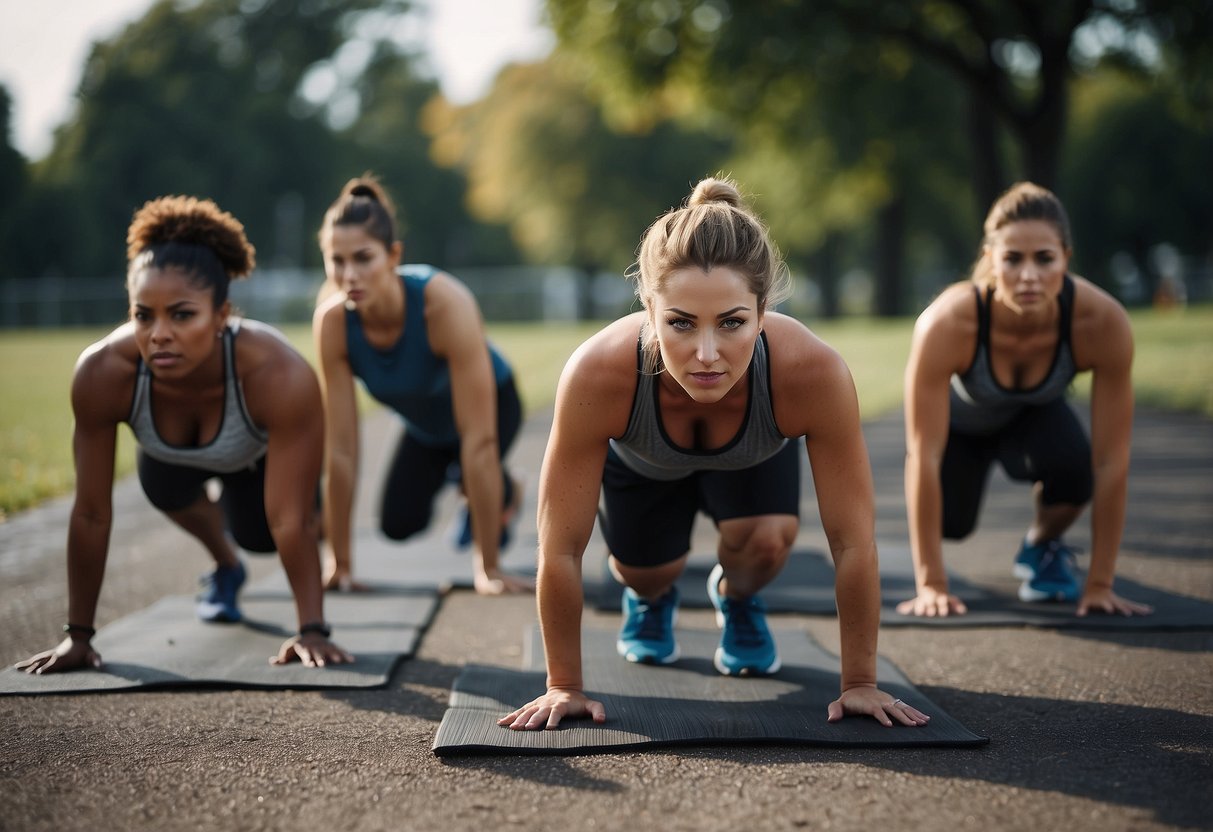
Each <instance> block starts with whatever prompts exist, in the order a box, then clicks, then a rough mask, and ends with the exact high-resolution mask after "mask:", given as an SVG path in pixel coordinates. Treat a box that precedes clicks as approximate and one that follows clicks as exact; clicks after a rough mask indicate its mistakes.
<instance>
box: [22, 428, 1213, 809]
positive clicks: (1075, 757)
mask: <svg viewBox="0 0 1213 832" xmlns="http://www.w3.org/2000/svg"><path fill="white" fill-rule="evenodd" d="M547 428H548V415H547V414H540V415H538V416H536V417H533V418H532V419H531V420H530V421H528V422H527V424H526V426H525V429H524V433H523V436H522V437H521V440H520V442H519V444H518V446H517V448H516V449H515V451H514V453H513V454H512V456H511V459H510V463H511V465H512V467H514V468H515V469H517V470H520V471H522V472H524V473H525V475H526V478H527V492H528V493H527V497H528V502H527V506H526V513H525V515H524V518H523V521H522V526H521V527H520V529H519V540H518V542H517V544H516V545H515V547H514V548H513V550H512V551H511V553H510V554H509V556H508V557H507V558H506V560H505V564H506V565H507V566H514V567H517V568H520V569H526V568H528V567H533V564H534V548H535V539H536V538H535V526H534V506H535V490H536V487H537V479H538V471H539V465H540V460H541V458H542V453H543V447H544V440H545V438H546V434H547ZM396 430H397V428H396V427H395V425H394V424H393V423H392V422H391V420H390V419H388V418H387V417H386V416H383V415H382V414H378V415H374V416H372V417H370V418H369V419H368V421H367V430H366V431H365V432H364V433H365V437H364V442H365V447H366V448H368V450H370V451H371V453H370V454H366V455H364V459H367V460H368V461H372V462H373V461H375V460H377V459H381V458H382V457H383V456H384V452H383V451H382V450H380V449H381V448H383V447H384V445H386V444H387V443H390V442H391V441H392V435H393V432H394V431H396ZM865 431H866V435H867V437H868V442H869V447H870V449H871V454H872V463H873V471H874V474H875V480H876V484H877V509H878V518H877V534H878V538H879V539H880V540H881V541H882V542H886V543H887V544H888V545H899V546H904V545H905V541H906V530H905V516H904V508H903V502H902V497H901V459H902V453H903V446H902V440H901V434H900V431H901V426H900V422H899V420H898V419H897V418H896V417H892V418H886V419H882V420H878V421H876V422H873V423H871V424H869V425H867V426H866V428H865ZM377 477H378V471H376V470H375V466H374V465H368V466H367V471H366V472H365V475H364V477H363V480H362V484H361V486H360V489H361V491H360V495H361V496H360V513H359V519H358V522H359V524H362V525H364V526H369V525H371V524H373V522H374V518H373V517H372V516H371V511H372V508H373V502H374V496H375V495H376V494H377V493H378V482H377ZM806 477H807V475H806ZM806 485H807V488H806V494H805V502H804V523H803V524H802V529H803V530H802V533H801V539H800V541H799V544H800V545H802V546H805V547H812V548H818V549H822V548H824V543H825V541H824V537H823V535H822V533H821V530H820V527H819V523H818V519H817V516H816V510H815V506H814V503H813V494H812V488H811V483H806ZM453 505H454V504H453V499H452V498H448V499H446V500H444V501H443V503H442V505H441V507H440V508H441V511H440V516H439V520H438V522H437V523H436V531H435V532H434V534H432V535H431V536H429V537H428V538H427V539H426V540H423V541H420V542H418V543H415V544H414V543H410V544H407V545H405V546H402V547H401V549H402V555H401V563H402V569H406V568H407V563H408V559H409V558H410V557H416V556H424V552H425V550H426V547H434V546H442V545H445V544H444V543H443V541H442V532H443V529H442V527H443V526H445V524H446V523H447V521H448V519H449V518H450V516H451V514H452V512H453ZM115 506H116V515H117V516H116V523H115V531H114V534H113V541H112V547H111V549H112V551H111V555H110V559H109V564H108V568H107V577H106V583H105V587H104V592H103V596H102V602H101V605H100V608H99V613H98V625H99V626H101V625H104V624H105V623H107V622H109V621H113V620H115V619H117V618H119V617H121V616H123V615H126V614H128V613H131V612H134V611H136V610H138V609H141V608H143V607H145V606H147V605H149V604H150V603H152V602H153V601H154V600H156V599H157V598H159V597H161V596H163V595H167V594H177V593H183V592H185V593H187V592H191V591H193V588H194V586H195V581H196V578H197V576H198V575H199V574H200V573H201V572H203V571H204V570H205V568H206V558H205V556H204V554H203V552H202V550H201V548H200V547H198V546H197V544H195V543H193V542H192V541H191V540H190V539H189V538H187V537H186V536H185V535H184V534H183V533H181V532H179V531H177V530H175V529H174V528H172V527H171V526H170V524H168V522H167V521H166V520H164V519H163V518H162V517H161V516H159V515H158V514H157V513H156V512H155V511H154V510H152V509H151V508H150V507H149V506H148V505H147V502H146V500H145V499H144V498H143V496H142V494H141V493H140V491H139V487H138V484H137V483H136V482H134V481H133V480H127V481H124V482H122V483H120V484H119V485H118V486H117V488H116V489H115ZM68 509H69V502H68V501H66V500H57V501H53V502H51V503H48V504H46V505H44V506H41V507H39V508H37V509H34V510H32V511H28V512H24V513H21V514H18V515H16V516H15V517H12V518H10V519H9V521H8V522H7V523H4V524H3V525H0V634H2V635H0V661H3V662H5V663H12V662H14V661H16V660H18V659H21V658H24V657H26V656H28V655H30V654H32V653H33V652H36V651H38V650H41V649H44V648H47V647H50V646H51V645H53V644H54V643H55V642H56V641H57V639H58V637H59V635H60V634H59V631H58V627H59V625H60V624H61V623H62V621H63V616H64V613H65V610H66V584H65V578H64V559H63V540H64V530H65V521H66V516H67V511H68ZM1029 516H1030V511H1029V505H1028V493H1027V489H1026V488H1024V487H1022V486H1019V485H1014V484H1011V483H1008V482H1007V481H1006V480H1005V479H1004V478H1002V477H1001V474H997V473H996V474H995V475H994V476H993V478H992V480H991V490H990V493H989V496H988V498H987V501H986V505H985V509H984V512H983V515H982V521H981V527H980V529H979V532H978V534H976V535H975V536H974V537H972V538H970V539H969V540H967V541H965V542H963V543H960V544H949V546H948V548H947V550H946V558H947V561H948V563H949V564H950V565H953V566H955V568H957V569H958V570H962V571H963V572H964V574H965V575H966V576H971V577H973V578H975V579H989V580H991V581H998V580H1003V581H1005V582H1007V583H1006V585H1007V586H1008V587H1012V588H1013V586H1014V583H1013V579H1011V578H1010V577H1009V574H1008V570H1009V568H1010V563H1011V559H1012V557H1013V554H1014V552H1015V548H1016V546H1017V542H1018V540H1019V537H1020V536H1021V535H1022V533H1023V530H1024V528H1025V527H1026V524H1027V522H1028V518H1029ZM702 525H706V524H702ZM696 540H697V546H709V547H710V546H711V537H710V535H709V530H708V529H706V528H702V529H701V532H700V533H699V534H697V538H696ZM1071 540H1072V542H1073V543H1075V544H1077V545H1078V546H1079V547H1080V548H1087V549H1089V532H1088V529H1087V519H1086V517H1085V516H1084V518H1083V519H1082V520H1080V521H1079V524H1078V527H1077V529H1076V530H1075V532H1074V534H1073V535H1072V536H1071ZM1083 560H1084V561H1085V556H1084V557H1083ZM250 566H251V572H252V575H253V577H254V578H255V577H258V576H261V575H266V574H268V573H270V572H271V571H273V570H274V569H276V568H277V564H276V562H275V560H274V559H273V558H272V557H271V558H269V559H266V558H250ZM1119 572H1120V574H1122V575H1124V576H1126V577H1129V578H1132V579H1133V580H1135V581H1138V582H1140V583H1145V584H1151V585H1154V586H1159V587H1163V588H1165V589H1168V590H1170V591H1173V592H1177V593H1182V594H1187V595H1191V596H1195V597H1199V598H1202V599H1205V600H1213V422H1210V421H1208V420H1205V419H1202V418H1199V417H1195V416H1189V415H1181V414H1172V413H1165V412H1157V411H1139V413H1138V417H1137V422H1136V425H1135V431H1134V459H1133V472H1132V477H1131V483H1130V498H1129V506H1128V520H1127V524H1126V534H1125V540H1124V547H1123V549H1122V554H1121V560H1120V568H1119ZM617 620H618V617H617V615H615V614H607V613H598V612H594V611H587V613H586V616H585V626H587V627H602V628H614V627H615V626H617ZM534 621H535V610H534V600H533V598H530V597H507V598H480V597H477V596H476V595H474V594H473V593H471V592H469V591H460V590H456V591H453V592H451V593H450V594H448V595H447V596H446V597H445V598H444V599H443V601H442V604H441V606H440V608H439V611H438V614H437V616H436V617H435V619H434V621H433V622H432V624H431V625H430V627H429V629H428V631H427V632H426V634H425V636H424V637H423V639H422V642H421V646H420V649H419V651H418V653H417V655H416V656H415V657H414V658H412V659H409V660H407V661H405V662H403V663H401V665H400V666H399V667H398V669H397V671H396V672H395V674H394V676H393V678H392V680H391V682H390V684H389V685H388V687H387V688H386V689H382V690H370V691H325V692H320V691H308V692H299V691H295V692H290V691H288V692H261V691H247V690H230V691H223V690H219V691H216V690H206V691H176V692H134V693H115V694H104V695H67V696H41V697H0V830H38V829H47V830H56V832H62V831H63V830H76V829H88V830H95V829H99V828H109V829H123V830H125V829H140V830H142V829H147V830H162V829H216V830H227V829H290V830H308V829H326V830H328V829H333V830H344V829H351V830H354V829H357V830H378V829H427V830H429V829H442V830H477V831H478V832H479V830H484V829H497V828H519V829H629V830H632V829H637V828H654V829H662V830H683V829H686V830H711V829H730V828H746V829H762V830H767V829H772V830H775V829H814V830H817V829H856V830H859V829H862V830H876V829H886V830H900V829H930V830H941V829H942V830H959V829H998V830H1021V829H1022V830H1031V832H1040V830H1046V829H1050V830H1051V829H1069V830H1073V829H1098V830H1152V829H1211V828H1213V633H1211V632H1208V631H1205V632H1199V631H1198V632H1116V633H1107V632H1099V633H1096V632H1089V631H1085V632H1084V631H1078V630H1041V629H1028V628H981V629H958V630H938V629H926V628H913V627H912V628H904V627H903V628H886V629H885V630H883V631H882V633H881V637H880V651H881V653H882V654H883V655H885V656H886V657H888V658H890V659H892V660H893V661H894V662H895V663H896V664H897V665H898V666H899V667H900V668H901V669H902V670H903V671H904V672H905V673H906V675H907V676H908V677H909V678H910V679H911V680H912V681H913V682H914V683H915V684H916V685H917V686H918V687H919V688H920V689H921V690H922V691H923V692H924V693H926V694H927V695H928V696H930V697H931V698H932V699H933V700H934V701H935V702H937V703H938V704H939V705H940V706H941V707H943V708H945V709H946V710H947V711H948V712H950V713H951V714H952V715H953V716H955V717H957V718H958V719H960V720H961V721H962V722H964V723H965V724H966V725H967V726H968V727H969V728H970V729H972V730H974V731H975V732H977V733H979V734H982V735H985V736H988V737H990V743H989V745H987V746H985V747H983V748H979V749H969V750H948V749H923V750H879V749H877V750H848V749H837V748H831V749H812V748H803V747H782V746H753V747H741V746H714V747H711V746H709V747H698V748H684V749H673V750H661V751H648V752H628V753H621V754H608V755H593V756H574V757H480V758H463V759H451V760H446V761H443V760H440V759H438V758H436V757H435V756H434V755H433V754H432V753H431V751H430V746H431V743H432V742H433V738H434V733H435V731H436V729H437V725H438V722H439V720H440V719H441V717H442V714H443V711H444V709H445V706H446V702H447V697H448V692H449V690H450V686H451V683H452V681H453V680H454V678H455V677H456V675H457V674H458V672H459V670H460V668H461V667H462V666H463V665H464V664H466V663H469V662H475V663H480V664H501V665H505V666H510V667H518V666H520V665H521V662H522V646H523V642H524V639H525V634H526V632H527V631H528V629H529V628H530V627H531V626H532V625H533V623H534ZM789 622H794V623H795V624H796V625H802V626H803V628H804V629H805V630H806V631H807V632H809V633H811V634H812V635H813V636H814V637H815V638H817V639H818V640H819V641H820V642H822V643H823V644H824V645H826V646H827V647H828V648H829V649H834V650H836V649H837V644H838V636H837V624H836V622H835V621H833V620H832V619H828V618H820V617H798V616H789V617H787V618H786V619H784V620H783V621H781V623H784V624H786V623H789ZM680 624H681V625H685V626H691V627H705V628H706V627H711V626H713V625H712V620H711V616H710V614H709V613H707V612H703V611H696V610H687V611H684V612H683V614H682V616H681V617H680ZM821 717H822V719H824V718H825V714H824V713H823V714H822V715H821Z"/></svg>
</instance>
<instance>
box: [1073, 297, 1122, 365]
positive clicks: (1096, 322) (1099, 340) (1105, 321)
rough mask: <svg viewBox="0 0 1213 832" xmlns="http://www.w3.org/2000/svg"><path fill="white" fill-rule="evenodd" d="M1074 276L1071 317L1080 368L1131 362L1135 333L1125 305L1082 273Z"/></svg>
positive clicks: (1075, 353) (1075, 351)
mask: <svg viewBox="0 0 1213 832" xmlns="http://www.w3.org/2000/svg"><path fill="white" fill-rule="evenodd" d="M1072 279H1073V281H1074V310H1073V312H1072V314H1071V320H1070V341H1071V348H1072V349H1073V351H1074V357H1075V362H1076V363H1077V364H1078V365H1079V368H1080V369H1090V368H1092V367H1095V366H1098V365H1100V364H1101V363H1104V362H1112V363H1120V362H1126V361H1130V360H1131V359H1132V354H1133V332H1132V329H1131V327H1130V325H1129V315H1128V313H1127V312H1125V308H1124V307H1123V306H1121V305H1120V302H1119V301H1117V300H1116V298H1114V297H1112V296H1111V295H1110V294H1108V293H1107V292H1105V291H1104V290H1103V289H1101V288H1099V287H1098V286H1096V285H1095V284H1094V283H1092V282H1091V281H1089V280H1087V279H1085V278H1082V277H1078V276H1073V277H1072Z"/></svg>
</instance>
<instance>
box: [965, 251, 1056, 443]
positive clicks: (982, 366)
mask: <svg viewBox="0 0 1213 832" xmlns="http://www.w3.org/2000/svg"><path fill="white" fill-rule="evenodd" d="M973 294H974V296H975V298H976V301H977V349H976V350H975V351H974V354H973V363H972V364H970V365H969V369H967V370H965V372H964V373H961V374H957V373H953V374H952V389H951V394H950V398H951V419H950V423H951V428H952V429H953V430H956V431H958V432H960V433H971V434H981V435H986V434H991V433H995V432H997V431H999V430H1001V429H1002V428H1003V427H1005V426H1006V425H1007V424H1008V423H1009V422H1010V421H1011V420H1012V419H1014V418H1015V416H1016V415H1017V414H1018V413H1019V412H1020V411H1021V410H1022V409H1023V408H1025V407H1030V406H1034V405H1042V404H1048V403H1049V402H1052V401H1054V400H1056V399H1059V398H1062V397H1063V396H1065V394H1066V390H1067V389H1069V386H1070V382H1071V381H1073V380H1074V376H1075V375H1077V373H1078V369H1077V367H1076V366H1075V364H1074V353H1073V351H1072V350H1071V347H1070V319H1071V317H1072V314H1073V309H1074V281H1073V280H1071V279H1070V276H1069V275H1066V276H1065V279H1064V281H1063V282H1062V287H1061V295H1060V296H1059V297H1058V303H1059V305H1060V308H1061V314H1060V315H1059V316H1058V322H1057V329H1058V337H1057V350H1056V352H1054V353H1053V364H1052V366H1051V367H1050V368H1049V372H1048V374H1047V375H1046V376H1045V377H1044V379H1043V380H1042V381H1041V382H1040V384H1038V385H1036V386H1035V387H1033V388H1031V389H1028V390H1012V389H1008V388H1006V387H1003V386H1002V385H1001V384H999V383H998V380H997V379H995V378H994V371H993V369H992V368H991V367H990V301H991V295H992V294H993V291H992V290H987V291H986V296H985V299H984V300H983V299H982V294H981V290H980V289H978V288H977V287H976V286H974V287H973Z"/></svg>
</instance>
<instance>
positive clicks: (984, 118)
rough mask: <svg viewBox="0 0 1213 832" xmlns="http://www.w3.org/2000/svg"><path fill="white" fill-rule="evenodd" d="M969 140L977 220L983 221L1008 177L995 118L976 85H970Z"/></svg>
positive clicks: (982, 92)
mask: <svg viewBox="0 0 1213 832" xmlns="http://www.w3.org/2000/svg"><path fill="white" fill-rule="evenodd" d="M969 142H970V144H971V145H972V148H973V168H974V170H973V195H974V197H975V198H976V199H977V217H978V222H982V221H984V220H985V216H986V213H987V212H988V211H989V210H990V206H991V205H993V204H994V200H996V199H998V195H999V194H1001V193H1002V191H1003V189H1005V188H1006V187H1007V181H1006V178H1005V177H1006V174H1005V173H1004V171H1003V167H1002V159H1001V157H1000V156H999V153H998V119H997V117H996V116H995V115H994V110H993V109H992V108H991V107H990V105H989V104H988V103H987V102H986V98H985V95H984V91H983V90H982V89H980V88H978V87H970V88H969Z"/></svg>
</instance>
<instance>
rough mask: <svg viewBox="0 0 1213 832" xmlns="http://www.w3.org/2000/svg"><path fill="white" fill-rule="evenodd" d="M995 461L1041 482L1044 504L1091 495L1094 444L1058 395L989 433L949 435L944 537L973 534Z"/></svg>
mask: <svg viewBox="0 0 1213 832" xmlns="http://www.w3.org/2000/svg"><path fill="white" fill-rule="evenodd" d="M994 460H998V462H999V464H1001V465H1002V467H1003V470H1004V471H1006V472H1007V476H1009V477H1010V478H1011V479H1013V480H1017V481H1020V482H1039V483H1040V484H1041V497H1040V501H1041V503H1042V504H1043V505H1047V506H1049V505H1063V504H1064V505H1077V506H1081V505H1086V504H1087V502H1089V501H1090V499H1091V494H1092V491H1093V488H1094V475H1093V473H1092V471H1091V443H1090V441H1089V440H1088V439H1087V434H1086V432H1085V431H1084V430H1083V428H1082V425H1081V424H1079V422H1078V417H1077V416H1075V415H1074V411H1073V410H1071V409H1070V406H1069V404H1067V403H1066V401H1065V399H1057V400H1056V401H1053V402H1051V403H1049V404H1044V405H1040V406H1038V407H1029V408H1025V409H1024V410H1023V412H1021V413H1020V414H1019V415H1018V416H1016V417H1015V418H1014V419H1013V420H1012V421H1011V422H1010V424H1008V425H1007V426H1006V427H1004V428H1002V429H1001V430H1000V431H998V432H997V433H994V434H991V435H989V436H974V435H972V434H964V433H956V432H952V433H949V434H948V446H947V449H946V450H945V451H944V456H943V463H942V464H941V465H940V473H939V477H940V482H941V485H942V488H943V536H944V537H945V538H948V539H949V540H960V539H961V538H964V537H967V536H968V535H969V534H970V533H972V531H973V529H974V527H975V526H976V525H977V515H978V511H979V510H980V508H981V500H982V495H983V494H984V493H985V487H986V481H987V479H988V478H989V473H990V465H991V464H992V463H993V462H994Z"/></svg>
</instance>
